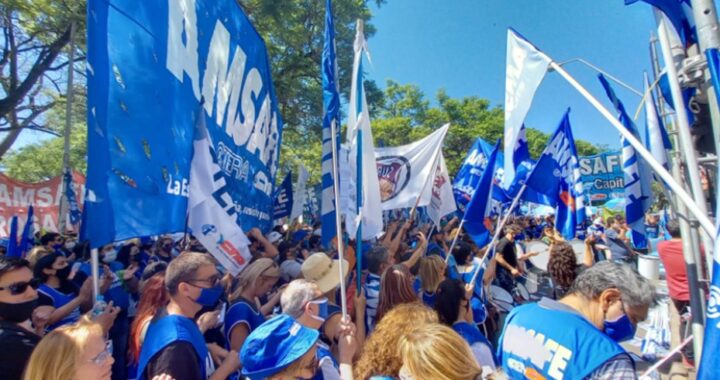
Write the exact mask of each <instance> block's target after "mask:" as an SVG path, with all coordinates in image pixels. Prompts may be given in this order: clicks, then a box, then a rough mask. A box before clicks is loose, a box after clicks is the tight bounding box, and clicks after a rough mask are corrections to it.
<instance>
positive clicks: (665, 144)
mask: <svg viewBox="0 0 720 380" xmlns="http://www.w3.org/2000/svg"><path fill="white" fill-rule="evenodd" d="M649 88H650V81H649V80H648V75H647V73H645V92H646V94H645V123H646V125H645V146H646V147H647V149H648V150H649V151H650V153H652V155H653V157H655V160H657V162H659V163H660V164H662V166H664V167H665V169H668V168H669V167H670V166H669V160H668V153H667V151H668V149H672V144H671V143H670V136H668V133H667V130H665V126H664V125H663V122H662V120H661V119H660V115H659V113H658V109H657V105H656V104H655V96H653V93H652V92H648V89H649Z"/></svg>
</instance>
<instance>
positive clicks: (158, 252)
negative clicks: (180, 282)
mask: <svg viewBox="0 0 720 380" xmlns="http://www.w3.org/2000/svg"><path fill="white" fill-rule="evenodd" d="M175 252H176V250H175V242H174V241H173V239H172V238H171V237H170V236H163V237H161V238H160V239H158V241H157V246H156V249H155V252H154V256H153V257H152V259H154V260H160V261H164V262H165V263H168V264H169V263H170V261H171V260H172V259H173V257H174V254H175Z"/></svg>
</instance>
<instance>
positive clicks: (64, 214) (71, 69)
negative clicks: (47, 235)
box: [58, 21, 75, 235]
mask: <svg viewBox="0 0 720 380" xmlns="http://www.w3.org/2000/svg"><path fill="white" fill-rule="evenodd" d="M68 62H69V64H68V73H67V75H68V79H67V95H66V99H65V101H66V104H65V130H64V131H63V162H62V165H63V166H62V174H63V176H62V184H63V186H62V197H61V198H60V212H59V219H60V220H58V229H59V230H60V231H59V232H60V233H61V234H63V235H64V234H65V233H66V232H67V218H68V209H69V206H70V205H69V202H68V194H67V187H68V186H71V185H72V184H68V183H67V181H66V179H65V173H66V172H67V171H68V170H70V129H71V128H72V110H73V108H72V106H73V104H72V103H73V94H74V92H75V91H74V90H75V89H74V87H73V86H74V84H73V83H74V82H73V78H74V74H75V22H74V21H73V22H72V23H70V52H69V54H68ZM70 179H71V180H72V176H71V177H70Z"/></svg>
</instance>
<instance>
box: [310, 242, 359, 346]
mask: <svg viewBox="0 0 720 380" xmlns="http://www.w3.org/2000/svg"><path fill="white" fill-rule="evenodd" d="M339 266H340V260H332V259H330V258H329V257H328V256H327V255H326V254H324V253H322V252H318V253H315V254H313V255H311V256H310V257H308V258H307V260H305V262H304V263H303V265H302V272H303V278H304V279H306V280H308V281H310V282H313V283H315V284H316V285H317V286H318V288H319V289H320V291H321V292H322V293H323V295H324V296H325V297H326V298H327V299H328V316H327V319H326V320H325V322H324V323H323V326H322V327H321V328H320V336H321V338H323V339H324V340H325V341H326V343H335V342H337V341H338V339H339V338H340V327H341V326H340V322H341V317H342V315H341V309H340V306H338V305H337V295H336V290H337V288H338V287H339V286H340V278H341V277H340V269H339ZM349 270H350V268H349V265H348V261H347V260H345V259H343V273H342V278H343V279H345V278H347V274H348V271H349Z"/></svg>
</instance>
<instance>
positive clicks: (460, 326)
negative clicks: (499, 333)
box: [452, 322, 499, 365]
mask: <svg viewBox="0 0 720 380" xmlns="http://www.w3.org/2000/svg"><path fill="white" fill-rule="evenodd" d="M452 329H453V330H455V332H456V333H458V334H459V335H460V336H461V337H463V339H465V341H466V342H468V344H469V345H470V346H471V347H472V345H473V344H477V343H481V344H484V345H486V346H488V348H489V349H490V352H492V351H493V347H492V344H490V341H488V340H487V338H486V337H485V335H483V334H482V333H481V332H480V329H479V328H478V327H477V326H476V325H473V324H470V323H467V322H455V323H454V324H453V325H452ZM493 361H494V362H495V365H498V364H499V363H498V362H497V358H496V357H495V355H493Z"/></svg>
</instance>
